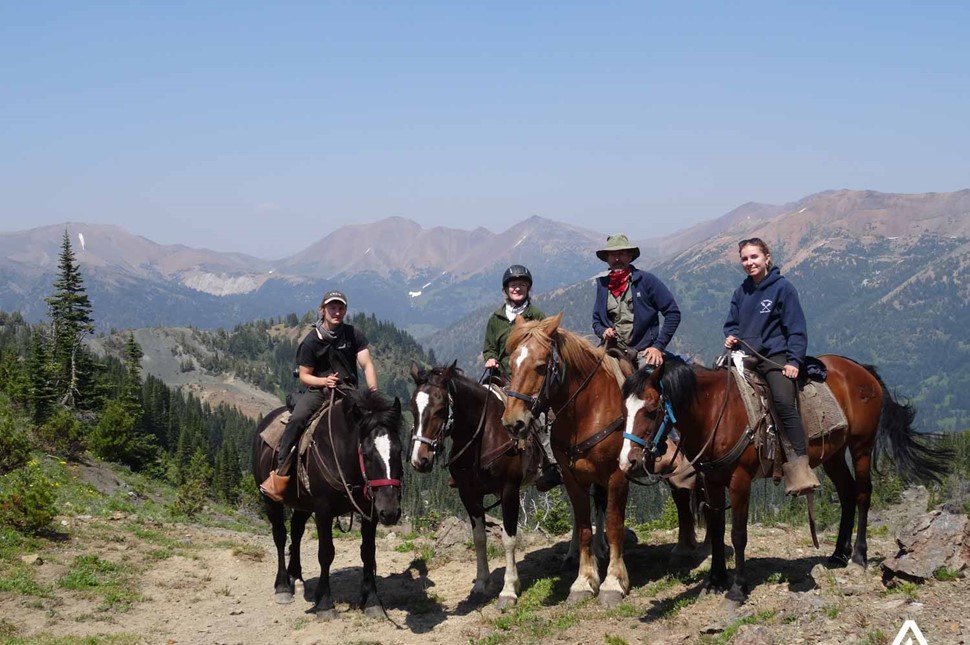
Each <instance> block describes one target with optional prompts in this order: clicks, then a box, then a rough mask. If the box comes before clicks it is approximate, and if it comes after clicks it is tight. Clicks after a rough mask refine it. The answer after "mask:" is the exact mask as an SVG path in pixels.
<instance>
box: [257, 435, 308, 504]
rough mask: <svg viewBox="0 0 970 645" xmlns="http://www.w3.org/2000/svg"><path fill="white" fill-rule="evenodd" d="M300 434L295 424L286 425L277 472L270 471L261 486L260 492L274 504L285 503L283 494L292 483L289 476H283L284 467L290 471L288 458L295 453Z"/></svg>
mask: <svg viewBox="0 0 970 645" xmlns="http://www.w3.org/2000/svg"><path fill="white" fill-rule="evenodd" d="M298 434H299V432H298V431H297V429H296V428H295V427H294V426H293V424H291V423H288V424H286V428H285V429H284V430H283V436H282V438H281V439H280V451H279V453H278V455H277V458H276V470H272V471H270V473H269V477H267V478H266V480H265V481H264V482H263V483H262V484H260V485H259V492H261V493H262V494H263V495H266V497H268V498H270V499H271V500H273V501H274V502H282V501H283V494H284V493H286V486H287V484H289V482H290V477H289V475H284V474H282V473H283V472H285V471H284V468H283V466H284V465H286V466H287V468H286V470H289V462H288V460H287V458H288V457H289V456H290V453H291V452H292V451H293V448H294V446H295V444H296V440H297V435H298Z"/></svg>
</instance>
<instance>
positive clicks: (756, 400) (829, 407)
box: [735, 370, 849, 441]
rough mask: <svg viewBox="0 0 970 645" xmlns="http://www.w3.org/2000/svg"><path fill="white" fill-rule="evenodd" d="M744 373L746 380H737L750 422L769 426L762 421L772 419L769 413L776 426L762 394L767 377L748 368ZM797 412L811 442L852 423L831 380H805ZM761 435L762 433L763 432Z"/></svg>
mask: <svg viewBox="0 0 970 645" xmlns="http://www.w3.org/2000/svg"><path fill="white" fill-rule="evenodd" d="M744 375H745V379H743V380H742V379H735V382H736V383H737V387H738V392H740V393H741V399H742V400H743V401H744V407H745V410H746V411H747V413H748V424H749V425H750V426H751V427H752V428H755V429H758V427H759V426H763V425H767V424H765V423H763V422H765V421H769V415H770V425H772V426H773V427H775V428H777V427H778V423H777V420H776V419H774V414H773V412H772V411H771V410H770V408H769V407H768V406H767V405H766V403H767V401H766V400H765V398H764V397H763V395H762V392H763V393H764V396H767V393H768V388H767V385H765V383H764V380H763V379H762V378H761V376H760V375H759V374H757V373H756V372H752V371H750V370H745V371H744ZM755 384H757V387H755ZM798 411H799V414H800V415H801V417H802V425H803V426H804V427H805V438H806V440H809V441H811V440H812V439H817V438H819V437H824V436H827V435H829V434H831V433H832V432H836V431H838V430H845V429H846V428H847V427H848V426H849V423H848V421H847V420H846V418H845V413H844V412H843V411H842V408H841V406H839V402H838V401H836V399H835V395H834V394H832V389H831V388H830V387H829V386H828V383H817V382H814V381H809V382H807V383H805V384H804V386H803V387H801V388H800V389H799V392H798ZM758 434H759V435H760V432H759V433H758Z"/></svg>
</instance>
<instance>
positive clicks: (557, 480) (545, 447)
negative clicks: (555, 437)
mask: <svg viewBox="0 0 970 645" xmlns="http://www.w3.org/2000/svg"><path fill="white" fill-rule="evenodd" d="M538 423H539V426H538V427H537V428H536V434H537V435H538V437H539V443H540V444H541V445H542V472H541V473H540V474H539V476H538V477H536V480H535V485H536V490H537V491H539V492H540V493H548V492H549V491H551V490H552V489H553V488H555V487H556V486H558V485H559V484H561V483H562V471H561V470H560V469H559V464H558V463H556V457H555V455H553V453H552V441H551V438H550V436H549V435H550V434H551V433H550V432H549V428H548V426H547V425H546V419H545V415H544V414H541V415H540V418H539V419H538Z"/></svg>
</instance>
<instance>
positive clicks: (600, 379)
mask: <svg viewBox="0 0 970 645" xmlns="http://www.w3.org/2000/svg"><path fill="white" fill-rule="evenodd" d="M561 322H562V314H561V313H560V314H559V315H557V316H554V317H552V318H546V319H545V320H538V321H533V322H526V321H525V320H523V319H522V317H521V316H520V317H519V318H516V320H515V324H514V325H513V326H512V331H511V333H510V334H509V339H508V342H507V347H508V350H509V353H510V359H509V366H510V369H511V375H510V382H509V387H508V389H507V393H508V400H507V401H506V404H505V414H504V415H503V417H502V423H503V424H504V425H505V427H506V429H507V430H508V431H509V433H511V434H512V435H513V436H514V437H516V438H520V439H521V438H524V437H525V436H526V435H527V434H528V433H529V431H530V429H531V428H532V426H533V418H535V417H536V416H537V415H539V413H540V412H546V413H547V414H552V415H554V419H555V420H554V422H553V425H552V431H551V434H552V448H553V451H554V453H555V455H556V460H557V461H558V462H559V464H560V466H561V467H562V470H563V482H564V484H565V485H566V492H567V493H568V495H569V500H570V502H571V503H572V507H573V517H574V519H575V525H576V526H575V528H576V530H577V531H578V535H579V575H578V576H577V578H576V580H575V581H574V582H573V584H572V586H571V587H570V590H569V598H568V600H567V602H570V603H576V602H579V601H581V600H584V599H585V598H588V597H591V596H594V595H596V594H597V593H598V594H599V597H600V602H601V603H603V604H605V605H615V604H617V603H619V602H620V601H621V600H622V599H623V597H624V596H625V595H626V594H627V592H628V591H629V589H630V578H629V575H628V574H627V569H626V564H625V563H624V561H623V531H624V520H625V516H626V502H627V494H628V492H629V482H628V481H627V478H626V475H625V474H624V473H623V472H622V471H621V470H620V469H619V460H618V457H619V454H620V448H621V447H622V445H623V438H622V433H621V431H622V429H623V422H624V416H625V408H624V406H623V399H622V397H621V393H620V382H621V381H622V378H623V375H622V373H621V371H620V366H619V362H618V361H617V360H616V359H615V358H613V357H612V356H608V355H607V354H606V352H605V350H603V349H602V348H596V347H593V345H591V344H590V343H589V342H588V341H587V340H585V339H584V338H582V337H580V336H578V335H576V334H573V333H571V332H568V331H566V330H564V329H560V327H559V325H560V323H561ZM591 485H598V486H601V487H603V488H604V489H605V490H606V495H607V502H606V539H607V543H608V544H609V548H610V561H609V566H608V568H607V572H606V579H605V580H604V581H603V584H602V585H601V584H600V579H599V571H598V568H597V563H596V560H595V558H594V556H593V554H592V551H591V549H590V542H591V539H592V529H591V521H590V499H589V495H588V494H587V491H588V490H589V488H590V486H591Z"/></svg>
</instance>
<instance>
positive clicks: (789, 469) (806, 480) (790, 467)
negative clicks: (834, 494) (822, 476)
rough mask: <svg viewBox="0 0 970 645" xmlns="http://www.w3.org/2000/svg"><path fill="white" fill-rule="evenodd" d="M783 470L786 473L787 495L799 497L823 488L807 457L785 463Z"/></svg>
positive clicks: (796, 458)
mask: <svg viewBox="0 0 970 645" xmlns="http://www.w3.org/2000/svg"><path fill="white" fill-rule="evenodd" d="M781 469H782V471H783V472H784V473H785V495H792V496H794V497H797V496H799V495H804V494H806V493H808V492H809V491H812V490H815V489H816V488H819V487H820V486H821V484H820V483H819V481H818V477H816V476H815V471H813V470H812V467H811V465H810V464H809V462H808V456H807V455H801V456H800V457H795V459H793V460H792V461H787V462H785V463H784V464H782V466H781Z"/></svg>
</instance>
